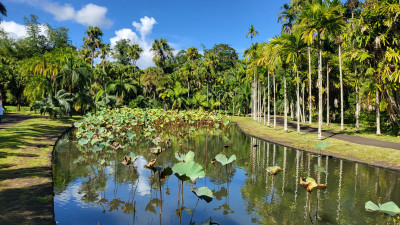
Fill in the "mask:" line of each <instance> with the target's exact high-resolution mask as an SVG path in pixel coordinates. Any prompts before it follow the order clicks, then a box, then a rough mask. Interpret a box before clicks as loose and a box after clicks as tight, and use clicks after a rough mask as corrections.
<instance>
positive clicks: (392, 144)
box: [262, 116, 400, 150]
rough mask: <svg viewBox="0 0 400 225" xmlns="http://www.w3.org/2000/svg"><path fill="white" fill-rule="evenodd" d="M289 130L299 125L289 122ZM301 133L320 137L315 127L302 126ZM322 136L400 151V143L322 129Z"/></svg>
mask: <svg viewBox="0 0 400 225" xmlns="http://www.w3.org/2000/svg"><path fill="white" fill-rule="evenodd" d="M283 123H284V120H283V117H280V116H279V117H276V124H277V125H279V126H282V127H283ZM262 124H264V121H263V122H262ZM288 128H289V129H292V130H296V129H297V123H294V122H289V121H288ZM301 132H306V133H310V134H315V135H318V129H317V128H314V127H310V126H304V125H301ZM322 136H324V137H325V139H327V138H334V139H337V140H342V141H348V142H351V143H354V144H360V145H368V146H375V147H381V148H391V149H396V150H400V143H395V142H389V141H380V140H376V139H371V138H365V137H360V136H355V135H348V134H341V133H332V132H328V131H325V130H323V129H322Z"/></svg>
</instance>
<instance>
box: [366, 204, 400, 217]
mask: <svg viewBox="0 0 400 225" xmlns="http://www.w3.org/2000/svg"><path fill="white" fill-rule="evenodd" d="M365 210H367V211H368V212H376V211H380V212H383V213H386V214H389V215H391V216H395V215H397V214H400V208H399V207H398V206H397V205H396V204H395V203H394V202H387V203H384V204H379V206H377V205H376V204H375V203H373V202H371V201H368V202H366V203H365Z"/></svg>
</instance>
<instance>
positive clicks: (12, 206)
mask: <svg viewBox="0 0 400 225" xmlns="http://www.w3.org/2000/svg"><path fill="white" fill-rule="evenodd" d="M52 189H53V188H52V184H51V183H45V184H37V185H33V186H31V187H29V189H26V188H14V189H6V190H3V191H0V202H1V204H0V224H2V225H15V224H41V225H42V224H43V225H47V224H56V223H55V219H54V210H53V208H54V203H53V202H54V201H53V196H52V194H51V193H52Z"/></svg>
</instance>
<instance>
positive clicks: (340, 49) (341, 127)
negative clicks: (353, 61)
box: [339, 44, 344, 131]
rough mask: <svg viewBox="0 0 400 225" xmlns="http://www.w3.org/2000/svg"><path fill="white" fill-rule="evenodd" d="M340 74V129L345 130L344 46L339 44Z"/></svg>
mask: <svg viewBox="0 0 400 225" xmlns="http://www.w3.org/2000/svg"><path fill="white" fill-rule="evenodd" d="M339 74H340V130H341V131H343V130H344V109H343V74H342V48H341V44H339Z"/></svg>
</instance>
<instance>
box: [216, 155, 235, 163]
mask: <svg viewBox="0 0 400 225" xmlns="http://www.w3.org/2000/svg"><path fill="white" fill-rule="evenodd" d="M215 160H216V161H217V162H219V163H221V165H223V166H225V165H228V164H230V163H232V162H233V161H235V160H236V155H231V157H229V159H228V158H227V157H226V156H225V155H224V154H218V155H216V156H215Z"/></svg>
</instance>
